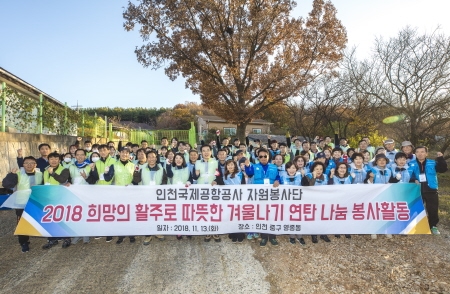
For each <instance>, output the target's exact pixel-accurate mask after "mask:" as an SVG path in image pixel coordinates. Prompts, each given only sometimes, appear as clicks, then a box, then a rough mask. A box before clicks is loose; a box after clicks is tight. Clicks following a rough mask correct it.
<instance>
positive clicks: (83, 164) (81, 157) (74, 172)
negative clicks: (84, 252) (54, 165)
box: [69, 149, 95, 244]
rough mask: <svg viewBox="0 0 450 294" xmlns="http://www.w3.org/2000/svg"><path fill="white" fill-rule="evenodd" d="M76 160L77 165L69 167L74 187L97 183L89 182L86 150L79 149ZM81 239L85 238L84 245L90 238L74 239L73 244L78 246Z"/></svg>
mask: <svg viewBox="0 0 450 294" xmlns="http://www.w3.org/2000/svg"><path fill="white" fill-rule="evenodd" d="M75 159H76V161H75V163H74V164H72V165H71V166H70V167H69V172H70V182H71V183H72V185H89V184H95V182H91V183H89V182H88V179H90V178H89V175H90V173H91V167H90V166H89V162H88V161H87V160H86V150H84V149H77V150H76V151H75ZM91 178H92V177H91ZM81 238H83V242H84V244H87V243H89V237H74V238H72V244H77V243H78V241H80V240H81Z"/></svg>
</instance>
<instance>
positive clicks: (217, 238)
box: [213, 235, 222, 243]
mask: <svg viewBox="0 0 450 294" xmlns="http://www.w3.org/2000/svg"><path fill="white" fill-rule="evenodd" d="M213 238H214V242H217V243H219V242H220V241H222V240H221V239H220V236H219V235H213Z"/></svg>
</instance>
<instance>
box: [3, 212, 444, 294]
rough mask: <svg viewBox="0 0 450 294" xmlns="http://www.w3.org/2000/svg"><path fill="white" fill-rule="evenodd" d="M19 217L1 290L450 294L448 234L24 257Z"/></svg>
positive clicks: (173, 245)
mask: <svg viewBox="0 0 450 294" xmlns="http://www.w3.org/2000/svg"><path fill="white" fill-rule="evenodd" d="M14 228H15V214H14V212H13V211H0V259H1V263H0V293H450V238H449V233H450V231H449V230H448V229H446V228H445V227H443V226H441V227H440V229H441V233H442V235H441V236H432V235H422V236H407V237H404V236H394V237H393V238H392V239H387V238H385V237H384V236H379V237H378V239H377V240H371V239H370V236H352V238H351V239H346V238H344V236H342V237H341V238H340V239H337V238H335V237H334V236H329V237H330V239H331V241H332V242H331V243H325V242H323V241H322V240H319V243H318V244H312V243H311V240H310V237H309V236H307V237H305V240H306V242H307V246H306V247H305V248H302V247H301V246H300V245H299V244H298V243H297V244H296V245H292V244H290V243H289V242H288V238H287V237H286V236H279V237H278V239H279V243H280V245H279V246H277V247H274V246H271V245H270V244H268V245H267V246H266V247H265V248H260V247H259V244H258V243H253V242H248V241H245V242H244V243H243V244H232V243H231V241H230V240H229V239H228V238H226V237H225V236H223V238H222V242H221V243H214V242H212V241H211V242H210V243H205V242H203V239H202V238H201V237H195V238H194V239H193V240H182V241H178V240H176V239H175V237H172V236H171V237H167V240H166V241H163V242H161V241H157V240H153V241H152V242H151V244H150V245H149V246H144V245H142V237H138V240H137V242H136V243H135V244H130V243H129V241H128V239H126V240H125V242H124V243H123V244H121V245H116V244H115V242H111V243H105V239H104V238H102V239H100V240H94V239H91V242H90V243H89V244H82V242H80V243H78V244H76V245H72V246H70V247H69V248H66V249H62V248H61V245H58V246H56V247H54V248H52V249H50V250H43V249H41V246H42V245H43V244H44V243H45V239H43V238H31V245H30V249H31V250H30V252H28V253H22V252H21V250H20V246H19V244H18V242H17V237H16V236H13V231H14Z"/></svg>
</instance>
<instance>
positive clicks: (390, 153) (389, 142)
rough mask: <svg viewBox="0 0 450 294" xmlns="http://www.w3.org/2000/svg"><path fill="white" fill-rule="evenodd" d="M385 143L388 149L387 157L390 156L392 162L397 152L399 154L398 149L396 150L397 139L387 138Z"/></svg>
mask: <svg viewBox="0 0 450 294" xmlns="http://www.w3.org/2000/svg"><path fill="white" fill-rule="evenodd" d="M383 143H384V148H385V149H386V157H387V158H389V161H390V162H394V160H395V154H397V150H395V141H394V140H393V139H387V140H385V141H384V142H383ZM375 155H376V154H375Z"/></svg>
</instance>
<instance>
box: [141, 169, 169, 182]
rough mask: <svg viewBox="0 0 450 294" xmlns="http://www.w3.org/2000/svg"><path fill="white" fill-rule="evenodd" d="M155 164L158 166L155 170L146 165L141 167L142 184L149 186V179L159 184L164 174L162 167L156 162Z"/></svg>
mask: <svg viewBox="0 0 450 294" xmlns="http://www.w3.org/2000/svg"><path fill="white" fill-rule="evenodd" d="M157 166H158V167H159V169H158V170H157V171H151V170H149V169H148V166H146V167H145V168H142V169H141V171H142V172H141V178H142V185H146V186H149V185H150V182H151V181H154V182H155V185H161V183H162V179H163V175H164V169H163V168H162V166H161V165H160V164H157Z"/></svg>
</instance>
